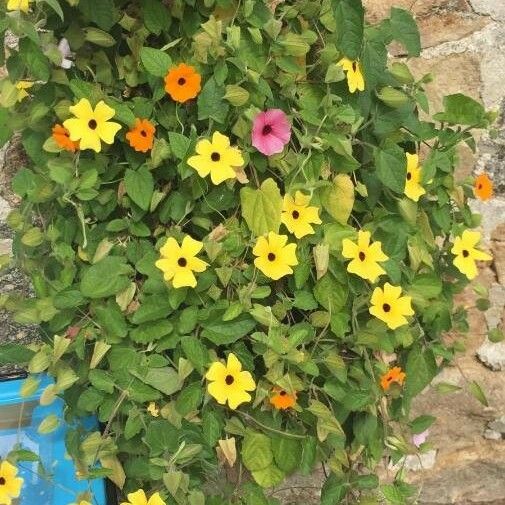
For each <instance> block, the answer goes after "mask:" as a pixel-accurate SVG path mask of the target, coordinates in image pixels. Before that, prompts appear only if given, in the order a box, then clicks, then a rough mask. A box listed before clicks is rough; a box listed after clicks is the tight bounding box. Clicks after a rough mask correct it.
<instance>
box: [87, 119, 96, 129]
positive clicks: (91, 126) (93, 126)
mask: <svg viewBox="0 0 505 505" xmlns="http://www.w3.org/2000/svg"><path fill="white" fill-rule="evenodd" d="M88 126H89V127H90V129H91V130H95V129H96V127H97V126H98V125H97V124H96V121H95V120H94V119H90V120H89V121H88Z"/></svg>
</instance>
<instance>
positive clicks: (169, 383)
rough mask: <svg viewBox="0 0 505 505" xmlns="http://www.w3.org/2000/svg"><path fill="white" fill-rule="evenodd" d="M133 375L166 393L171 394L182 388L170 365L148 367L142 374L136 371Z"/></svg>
mask: <svg viewBox="0 0 505 505" xmlns="http://www.w3.org/2000/svg"><path fill="white" fill-rule="evenodd" d="M135 376H136V377H137V378H138V379H140V380H141V381H142V382H143V383H144V384H148V385H149V386H152V387H153V388H155V389H157V390H158V391H161V392H162V393H164V394H166V395H173V394H174V393H176V392H177V391H180V389H181V388H182V381H181V379H180V377H179V374H178V373H177V372H176V371H175V370H174V369H173V368H171V367H163V368H149V369H148V370H147V372H146V373H145V374H144V375H142V374H137V373H136V374H135Z"/></svg>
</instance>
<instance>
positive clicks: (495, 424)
mask: <svg viewBox="0 0 505 505" xmlns="http://www.w3.org/2000/svg"><path fill="white" fill-rule="evenodd" d="M488 426H489V429H491V430H494V431H497V432H498V433H503V434H505V416H501V417H499V418H498V419H495V420H494V421H491V422H490V423H489V425H488Z"/></svg>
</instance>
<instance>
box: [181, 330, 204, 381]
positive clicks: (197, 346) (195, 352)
mask: <svg viewBox="0 0 505 505" xmlns="http://www.w3.org/2000/svg"><path fill="white" fill-rule="evenodd" d="M181 346H182V350H183V352H184V354H185V356H186V358H188V359H189V361H191V364H192V365H193V366H194V367H195V368H196V369H197V370H198V372H200V373H201V374H203V372H204V370H205V367H206V366H207V364H208V363H209V351H208V350H207V348H206V347H205V346H204V345H203V344H202V342H201V341H200V340H199V339H198V338H196V337H194V336H189V337H184V338H182V339H181Z"/></svg>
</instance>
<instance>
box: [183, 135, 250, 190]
mask: <svg viewBox="0 0 505 505" xmlns="http://www.w3.org/2000/svg"><path fill="white" fill-rule="evenodd" d="M243 164H244V158H242V153H241V152H240V150H239V149H238V148H237V147H231V146H230V139H229V138H228V137H227V136H226V135H223V134H222V133H219V132H214V134H213V135H212V142H211V141H210V140H208V139H203V140H200V141H199V142H198V144H196V155H195V156H191V157H190V158H189V159H188V165H189V166H190V167H193V168H194V169H195V170H196V171H197V172H198V175H199V176H200V177H207V175H209V174H210V180H211V181H212V183H213V184H220V183H221V182H223V181H226V180H227V179H235V178H236V177H237V174H236V172H235V170H234V169H238V168H240V167H241V166H242V165H243Z"/></svg>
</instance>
